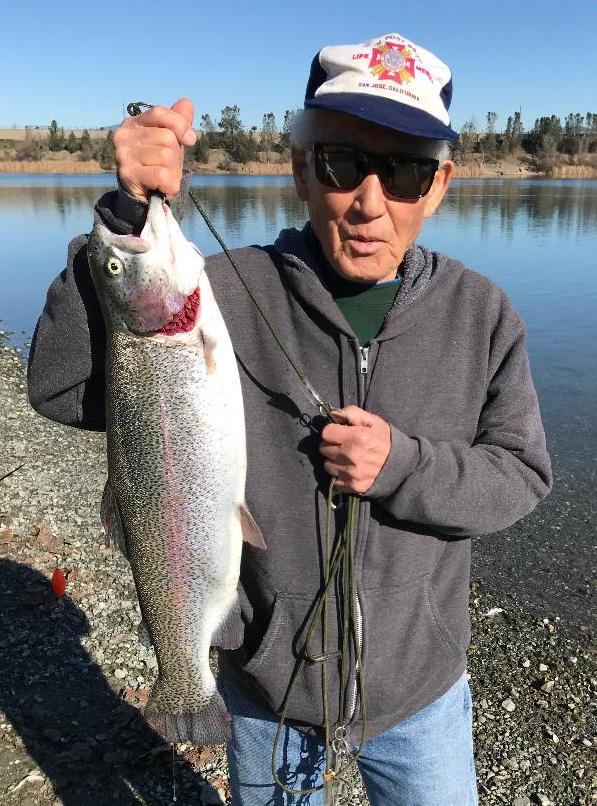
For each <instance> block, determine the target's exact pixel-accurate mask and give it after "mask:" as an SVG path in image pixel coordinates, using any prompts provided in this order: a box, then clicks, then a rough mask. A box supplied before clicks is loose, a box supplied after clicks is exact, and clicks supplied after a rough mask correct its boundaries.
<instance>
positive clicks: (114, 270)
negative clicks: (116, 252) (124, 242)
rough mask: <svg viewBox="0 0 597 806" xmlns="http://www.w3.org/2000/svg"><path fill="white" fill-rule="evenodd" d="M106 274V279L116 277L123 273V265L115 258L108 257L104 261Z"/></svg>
mask: <svg viewBox="0 0 597 806" xmlns="http://www.w3.org/2000/svg"><path fill="white" fill-rule="evenodd" d="M104 268H105V270H106V274H107V275H108V277H118V275H119V274H122V272H123V271H124V264H123V262H122V260H119V259H118V258H117V257H109V258H108V259H107V260H106V263H105V266H104Z"/></svg>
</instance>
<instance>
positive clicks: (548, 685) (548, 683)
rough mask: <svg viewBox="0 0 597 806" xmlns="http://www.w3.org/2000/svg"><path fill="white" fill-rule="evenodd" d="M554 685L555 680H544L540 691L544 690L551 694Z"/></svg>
mask: <svg viewBox="0 0 597 806" xmlns="http://www.w3.org/2000/svg"><path fill="white" fill-rule="evenodd" d="M554 686H555V682H554V681H553V680H546V681H545V683H543V685H542V686H541V691H544V692H545V693H546V694H551V692H552V691H553V687H554Z"/></svg>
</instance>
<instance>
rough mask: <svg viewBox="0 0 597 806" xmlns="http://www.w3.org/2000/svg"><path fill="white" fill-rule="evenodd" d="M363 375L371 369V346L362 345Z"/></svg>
mask: <svg viewBox="0 0 597 806" xmlns="http://www.w3.org/2000/svg"><path fill="white" fill-rule="evenodd" d="M360 350H361V375H366V374H367V372H368V371H369V348H368V347H361V348H360Z"/></svg>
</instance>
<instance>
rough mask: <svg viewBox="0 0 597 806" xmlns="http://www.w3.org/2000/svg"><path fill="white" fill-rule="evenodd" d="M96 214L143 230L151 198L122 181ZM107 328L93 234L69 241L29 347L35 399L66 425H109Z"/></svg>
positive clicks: (121, 227) (179, 200)
mask: <svg viewBox="0 0 597 806" xmlns="http://www.w3.org/2000/svg"><path fill="white" fill-rule="evenodd" d="M189 182H190V174H186V175H185V176H184V177H183V183H182V185H181V190H180V193H179V194H178V195H177V196H176V198H175V199H173V201H172V202H171V207H172V210H173V212H174V215H175V216H176V218H177V219H178V220H180V218H181V217H182V213H183V211H184V205H185V199H186V190H187V188H188V185H189ZM95 216H96V217H99V218H100V219H101V220H102V221H103V223H104V224H105V225H106V226H107V227H108V228H109V229H110V230H111V231H112V232H116V233H119V234H130V233H131V232H140V231H141V229H142V228H143V225H144V223H145V219H146V216H147V204H144V203H143V202H140V201H138V200H137V199H134V198H133V197H132V196H130V195H129V194H128V193H126V192H125V191H124V189H123V188H122V187H120V186H119V187H118V189H117V190H113V191H110V192H108V193H105V194H104V195H103V196H102V197H101V198H100V199H99V201H98V202H97V204H96V206H95ZM105 340H106V334H105V328H104V322H103V318H102V315H101V311H100V308H99V304H98V301H97V296H96V294H95V288H94V286H93V282H92V280H91V275H90V273H89V265H88V263H87V236H86V235H80V236H78V237H76V238H74V239H73V240H72V241H71V242H70V244H69V247H68V258H67V264H66V268H65V269H64V270H63V271H62V272H61V273H60V274H59V275H58V277H56V279H55V280H54V282H53V283H52V285H51V286H50V288H49V290H48V294H47V298H46V303H45V305H44V309H43V311H42V313H41V316H40V317H39V320H38V322H37V326H36V328H35V332H34V334H33V339H32V343H31V350H30V352H29V363H28V369H27V383H28V391H29V400H30V402H31V405H32V406H33V408H34V409H35V411H37V412H38V413H39V414H41V415H43V416H44V417H47V418H48V419H50V420H55V421H56V422H59V423H64V424H65V425H72V426H76V427H78V428H85V429H90V430H94V431H103V430H104V429H105V427H106V426H105V422H106V421H105V409H104V397H105V387H104V364H105Z"/></svg>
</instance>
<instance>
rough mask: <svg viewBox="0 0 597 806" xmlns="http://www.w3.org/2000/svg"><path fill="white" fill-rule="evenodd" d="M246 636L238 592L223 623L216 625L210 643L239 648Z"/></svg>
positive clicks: (228, 647)
mask: <svg viewBox="0 0 597 806" xmlns="http://www.w3.org/2000/svg"><path fill="white" fill-rule="evenodd" d="M244 637H245V625H244V622H243V620H242V618H241V614H240V602H239V599H238V593H235V595H234V601H233V602H232V606H231V608H230V610H229V611H228V613H227V614H226V616H225V617H224V619H223V621H222V623H221V624H220V625H219V626H218V627H216V630H215V632H214V634H213V635H212V637H211V641H210V644H211V646H219V647H220V649H238V648H239V646H241V645H242V643H243V640H244Z"/></svg>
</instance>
